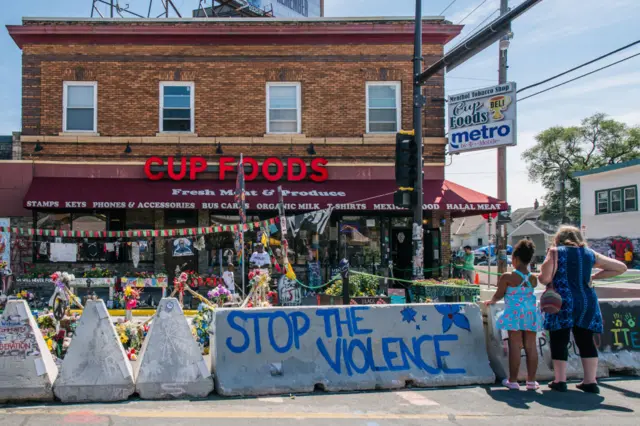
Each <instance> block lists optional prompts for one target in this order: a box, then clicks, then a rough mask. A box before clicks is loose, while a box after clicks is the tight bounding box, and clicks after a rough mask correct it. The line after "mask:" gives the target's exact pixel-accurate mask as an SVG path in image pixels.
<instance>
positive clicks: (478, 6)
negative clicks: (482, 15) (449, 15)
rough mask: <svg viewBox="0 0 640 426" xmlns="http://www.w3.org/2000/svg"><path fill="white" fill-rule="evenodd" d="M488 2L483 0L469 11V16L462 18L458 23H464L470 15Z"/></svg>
mask: <svg viewBox="0 0 640 426" xmlns="http://www.w3.org/2000/svg"><path fill="white" fill-rule="evenodd" d="M486 2H487V0H483V1H482V2H481V3H480V4H479V5H477V6H476V8H475V9H473V10H472V11H471V12H469V14H468V15H467V16H465V17H464V18H462V20H461V21H460V22H458V24H457V25H460V24H462V23H463V22H464V21H465V20H466V19H467V18H468V17H469V16H471V15H473V14H474V13H475V12H476V10H478V9H480V7H482V5H483V4H485V3H486Z"/></svg>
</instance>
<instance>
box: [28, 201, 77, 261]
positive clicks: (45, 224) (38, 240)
mask: <svg viewBox="0 0 640 426" xmlns="http://www.w3.org/2000/svg"><path fill="white" fill-rule="evenodd" d="M35 218H36V228H37V229H57V230H60V231H70V230H71V214H70V213H41V212H38V213H36V215H35ZM51 243H54V244H55V245H54V253H53V258H52V253H51V250H50V245H51ZM67 243H74V239H73V238H63V237H45V236H41V235H37V236H36V237H35V241H34V247H33V255H34V260H35V261H36V262H49V261H53V260H55V259H56V256H57V255H58V252H57V251H58V250H59V249H66V247H64V248H63V247H62V246H60V245H58V244H67ZM66 256H71V254H70V253H67V254H66Z"/></svg>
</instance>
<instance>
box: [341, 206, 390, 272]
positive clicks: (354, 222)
mask: <svg viewBox="0 0 640 426" xmlns="http://www.w3.org/2000/svg"><path fill="white" fill-rule="evenodd" d="M380 241H381V235H380V220H379V219H378V218H376V217H362V216H344V217H343V218H342V220H341V221H340V243H341V251H342V253H344V255H345V256H346V258H347V259H349V263H350V264H351V266H352V267H354V268H360V269H367V270H375V269H377V267H378V266H379V265H380V262H381V251H380ZM342 253H341V254H342Z"/></svg>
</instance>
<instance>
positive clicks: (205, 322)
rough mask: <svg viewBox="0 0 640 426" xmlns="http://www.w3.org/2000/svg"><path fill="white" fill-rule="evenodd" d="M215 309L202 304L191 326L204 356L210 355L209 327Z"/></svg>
mask: <svg viewBox="0 0 640 426" xmlns="http://www.w3.org/2000/svg"><path fill="white" fill-rule="evenodd" d="M214 312H215V309H214V308H213V307H211V306H207V305H205V304H204V303H201V304H200V306H199V307H198V313H197V314H196V316H195V317H193V323H192V325H191V333H192V334H193V337H194V338H195V339H196V343H197V344H198V345H199V346H200V349H201V351H202V354H203V355H207V354H209V343H210V342H209V325H210V324H211V320H212V319H213V315H214Z"/></svg>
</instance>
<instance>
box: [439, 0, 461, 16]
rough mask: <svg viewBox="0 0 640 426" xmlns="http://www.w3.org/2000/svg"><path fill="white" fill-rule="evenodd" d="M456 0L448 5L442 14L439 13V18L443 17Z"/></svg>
mask: <svg viewBox="0 0 640 426" xmlns="http://www.w3.org/2000/svg"><path fill="white" fill-rule="evenodd" d="M457 1H458V0H453V1H452V2H451V3H449V6H447V7H445V8H444V10H443V11H442V12H440V16H444V13H445V12H446V11H447V10H449V8H450V7H451V6H453V5H454V4H455V3H456V2H457Z"/></svg>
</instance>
